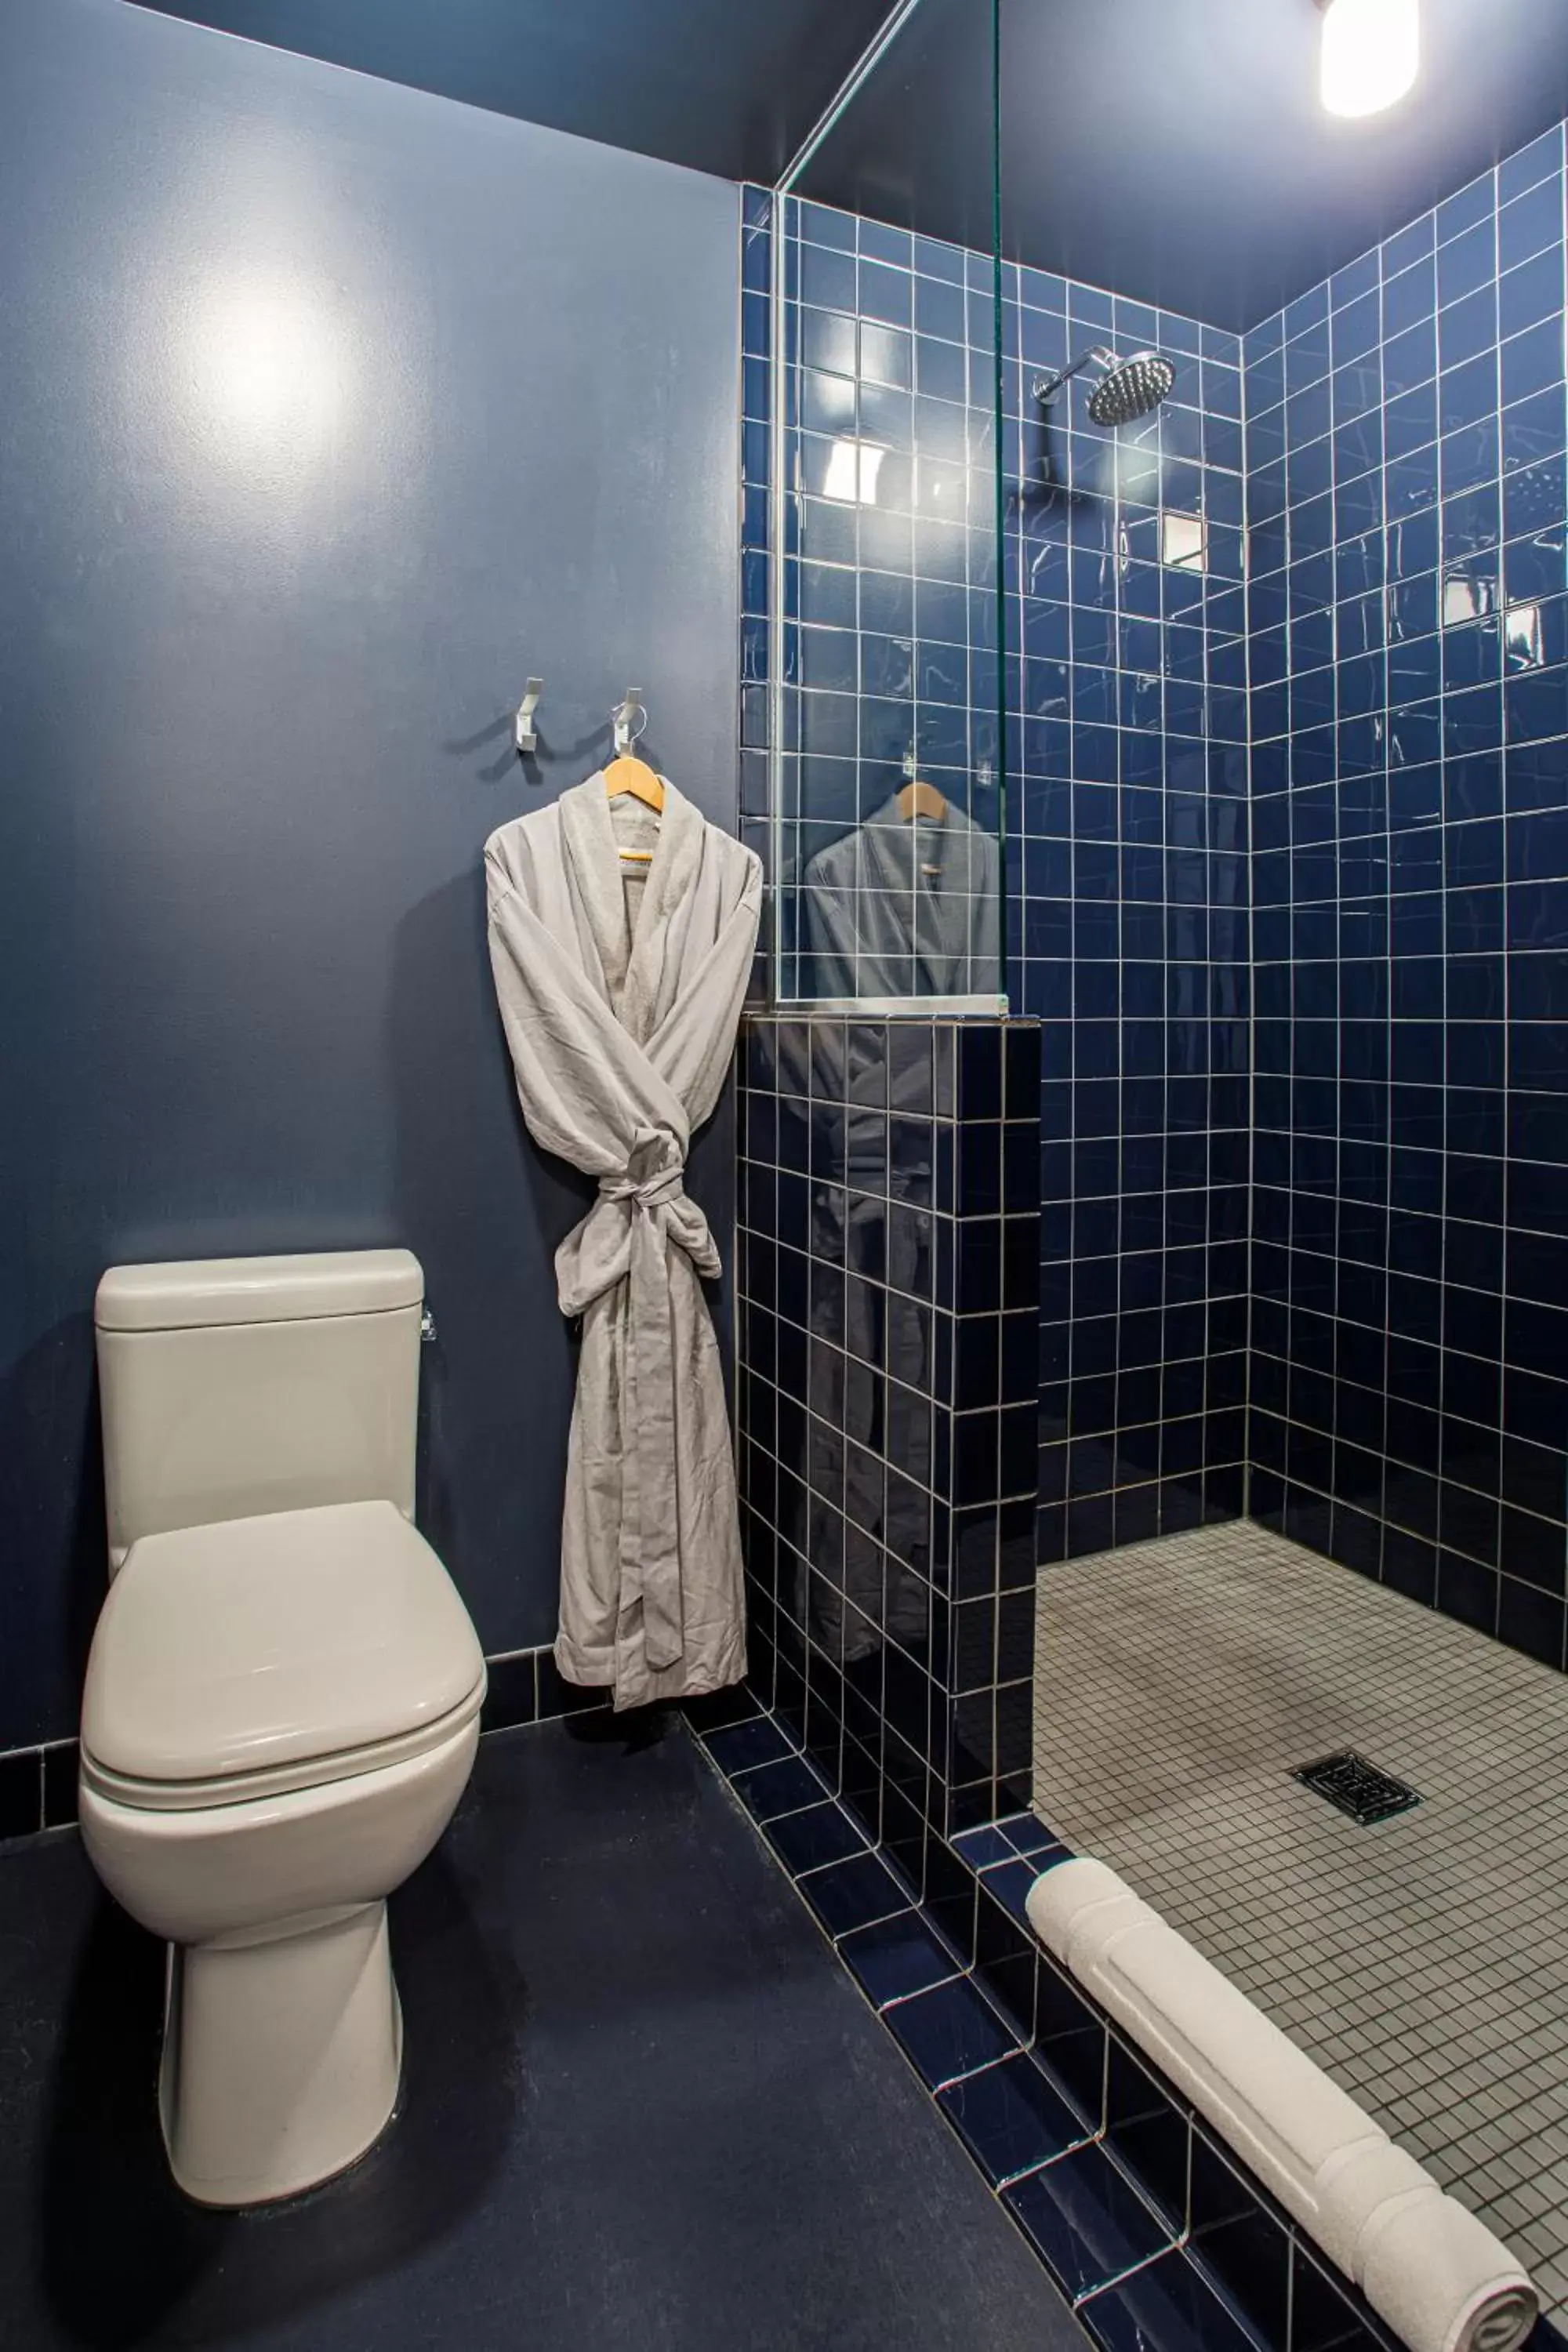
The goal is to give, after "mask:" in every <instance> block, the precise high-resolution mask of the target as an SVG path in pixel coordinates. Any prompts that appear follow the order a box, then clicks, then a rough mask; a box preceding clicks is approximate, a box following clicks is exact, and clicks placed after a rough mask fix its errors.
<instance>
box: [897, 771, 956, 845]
mask: <svg viewBox="0 0 1568 2352" xmlns="http://www.w3.org/2000/svg"><path fill="white" fill-rule="evenodd" d="M904 773H905V775H906V776H908V778H909V780H910V781H909V782H908V783H907V784H905V785H904V786H903V788H902V790H901V791H900V793H899V814H900V816H901V817H902V818H903V820H904V822H905V824H913V823H914V821H915V819H916V817H920V816H924V817H930V819H931V822H932V824H941V823H942V818H943V817H944V816H945V815H946V814H947V803H946V802H945V801H944V800H943V798H942V794H941V793H939V792H938V790H937V788H936V786H935V785H934V784H928V783H927V782H925V780H924V778H923V777H921V776H917V775H916V773H915V747H914V745H913V744H912V743H911V744H910V748H909V750H908V751H906V752H905V754H904ZM941 871H942V868H941V867H940V866H921V873H922V874H940V873H941Z"/></svg>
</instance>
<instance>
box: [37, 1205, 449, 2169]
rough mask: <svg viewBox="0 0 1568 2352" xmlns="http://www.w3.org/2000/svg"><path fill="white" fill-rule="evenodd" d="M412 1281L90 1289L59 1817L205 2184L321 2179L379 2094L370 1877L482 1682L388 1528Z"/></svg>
mask: <svg viewBox="0 0 1568 2352" xmlns="http://www.w3.org/2000/svg"><path fill="white" fill-rule="evenodd" d="M423 1295H424V1277H423V1275H422V1274H421V1271H420V1267H419V1264H418V1261H417V1260H416V1258H414V1257H412V1256H411V1255H409V1253H408V1252H407V1251H406V1250H363V1251H349V1252H341V1253H334V1254H330V1255H311V1256H298V1257H256V1258H222V1259H209V1260H204V1261H199V1262H195V1263H190V1264H183V1265H121V1266H114V1267H111V1268H110V1271H109V1272H108V1273H107V1274H106V1275H105V1276H104V1277H103V1279H102V1281H101V1282H100V1285H99V1289H98V1298H97V1306H96V1311H95V1321H96V1326H97V1341H98V1363H99V1378H100V1389H101V1392H102V1405H103V1454H104V1471H105V1478H106V1486H107V1499H108V1513H109V1574H110V1590H109V1597H108V1599H107V1601H105V1603H104V1607H103V1611H102V1613H101V1615H100V1618H99V1622H98V1627H97V1630H96V1632H95V1633H94V1636H93V1643H92V1653H91V1656H90V1658H89V1664H88V1672H87V1683H86V1688H85V1691H84V1694H83V1700H82V1718H81V1784H80V1806H81V1833H82V1838H83V1841H84V1843H85V1844H86V1846H87V1850H88V1853H89V1855H90V1856H91V1859H92V1862H93V1864H94V1866H95V1868H96V1869H97V1871H98V1873H99V1875H100V1878H101V1879H102V1880H103V1882H104V1884H105V1885H106V1886H108V1887H109V1889H110V1892H111V1893H112V1894H113V1895H116V1896H117V1897H118V1899H119V1900H120V1901H121V1903H122V1904H123V1905H124V1906H125V1908H126V1909H127V1910H128V1911H129V1912H130V1913H131V1915H132V1917H133V1918H136V1919H138V1920H140V1921H141V1922H142V1926H143V1927H148V1928H150V1929H151V1930H152V1931H153V1934H154V1935H157V1936H161V1937H164V1939H165V1940H166V1941H167V1943H168V1946H169V1957H168V1971H167V1992H166V1997H165V2009H164V2020H163V2063H162V2069H161V2073H160V2079H159V2106H160V2112H161V2116H162V2122H163V2139H164V2144H165V2146H166V2147H167V2149H168V2154H169V2162H170V2165H171V2167H172V2168H173V2171H174V2178H175V2179H176V2180H177V2181H178V2182H179V2184H180V2186H181V2188H182V2189H184V2190H185V2191H186V2192H187V2194H188V2195H190V2196H191V2197H194V2198H196V2199H198V2200H200V2201H201V2202H202V2203H204V2204H206V2205H219V2206H234V2205H252V2204H259V2203H263V2202H267V2201H270V2200H275V2199H277V2198H280V2197H290V2196H294V2195H296V2194H298V2193H299V2192H300V2190H302V2189H308V2188H310V2187H312V2186H313V2185H314V2184H315V2183H316V2182H318V2181H321V2180H324V2179H328V2178H329V2177H330V2176H331V2174H333V2173H335V2172H339V2171H341V2170H342V2168H344V2167H345V2166H346V2165H350V2164H352V2163H353V2161H354V2160H355V2158H357V2157H360V2156H362V2155H363V2153H364V2151H365V2149H366V2148H367V2147H369V2146H370V2145H371V2143H372V2141H373V2140H374V2139H375V2138H376V2137H377V2136H378V2134H379V2133H380V2132H381V2131H382V2130H383V2129H384V2126H385V2125H386V2124H387V2122H388V2121H389V2119H390V2117H391V2116H392V2113H393V2110H394V2108H395V2105H396V2102H397V2094H398V2083H399V2075H400V2070H401V2062H402V2047H403V2027H402V2018H401V2014H400V2011H399V2007H398V2000H397V1988H396V1985H395V1982H394V1979H393V1973H392V1964H391V1958H390V1954H389V1950H388V1945H387V1929H386V1898H387V1896H388V1895H390V1894H391V1893H392V1891H393V1890H394V1888H395V1887H396V1886H398V1885H400V1884H401V1883H402V1881H403V1880H404V1879H405V1878H406V1877H407V1876H408V1874H409V1873H410V1872H411V1871H413V1870H414V1869H415V1868H416V1866H417V1864H419V1863H420V1862H421V1861H423V1859H424V1858H425V1856H426V1854H427V1853H429V1852H430V1850H431V1848H432V1847H433V1846H434V1845H435V1843H436V1842H437V1839H438V1838H439V1837H440V1835H441V1832H442V1831H443V1830H444V1829H445V1828H446V1826H447V1822H448V1821H449V1820H450V1818H451V1815H452V1812H453V1811H454V1809H455V1807H456V1805H457V1803H458V1798H459V1797H460V1796H461V1794H462V1792H463V1789H464V1786H465V1784H466V1782H467V1780H468V1774H469V1771H470V1770H471V1769H472V1766H473V1761H474V1754H475V1750H476V1748H477V1746H478V1741H479V1708H480V1705H481V1703H482V1701H483V1698H484V1695H485V1663H484V1656H483V1654H482V1652H481V1650H480V1648H479V1639H478V1637H477V1635H476V1633H475V1632H474V1628H473V1626H472V1624H471V1622H469V1619H468V1612H467V1611H466V1609H465V1608H464V1606H463V1603H462V1601H461V1600H460V1599H459V1598H458V1592H457V1590H456V1588H455V1586H454V1585H453V1583H452V1580H451V1579H450V1577H449V1576H448V1575H447V1571H446V1570H445V1568H443V1566H442V1564H441V1562H440V1560H439V1559H437V1555H436V1553H435V1552H434V1551H433V1550H432V1549H430V1547H429V1545H428V1544H427V1543H426V1541H425V1539H424V1538H423V1537H422V1536H421V1535H419V1534H418V1533H417V1531H416V1528H415V1527H414V1525H413V1517H414V1460H415V1415H416V1400H417V1390H418V1373H419V1344H420V1325H421V1315H422V1308H423Z"/></svg>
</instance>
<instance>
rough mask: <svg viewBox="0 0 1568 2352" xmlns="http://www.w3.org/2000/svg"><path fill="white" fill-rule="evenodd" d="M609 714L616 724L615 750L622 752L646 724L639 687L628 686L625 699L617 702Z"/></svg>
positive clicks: (630, 744)
mask: <svg viewBox="0 0 1568 2352" xmlns="http://www.w3.org/2000/svg"><path fill="white" fill-rule="evenodd" d="M610 715H611V717H612V719H614V720H615V726H616V751H617V752H622V753H624V752H626V751H629V750H630V748H631V746H632V745H633V744H634V743H635V742H636V741H637V737H638V736H639V735H640V734H641V733H642V732H643V730H644V729H645V728H646V727H647V711H646V710H645V709H644V708H643V699H642V688H641V687H640V686H628V687H627V688H626V699H625V701H624V702H617V703H616V707H615V709H614V710H613V711H612V712H611V714H610Z"/></svg>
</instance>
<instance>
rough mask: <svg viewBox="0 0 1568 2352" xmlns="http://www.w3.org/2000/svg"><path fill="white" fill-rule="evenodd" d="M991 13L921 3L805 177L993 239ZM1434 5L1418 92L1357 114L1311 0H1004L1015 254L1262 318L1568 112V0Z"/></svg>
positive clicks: (834, 194)
mask: <svg viewBox="0 0 1568 2352" xmlns="http://www.w3.org/2000/svg"><path fill="white" fill-rule="evenodd" d="M986 13H987V5H986V0H922V5H921V9H920V10H919V12H918V13H917V15H916V16H915V18H914V20H913V22H912V24H911V26H910V32H909V33H908V34H906V35H905V36H903V37H901V38H900V43H899V45H898V47H899V48H900V49H901V48H902V47H903V46H904V43H905V41H908V42H910V56H909V58H907V59H903V60H900V58H899V56H898V54H897V51H895V54H894V56H893V57H892V58H889V61H888V63H887V65H886V66H885V67H884V68H882V69H881V71H880V72H879V76H878V78H877V79H876V81H875V82H874V83H873V84H872V85H871V86H870V88H869V89H868V90H867V91H866V92H865V93H864V94H863V95H862V96H861V97H860V98H859V99H858V100H857V102H856V106H855V110H854V114H853V117H852V119H851V120H850V121H848V122H847V124H846V126H845V128H844V129H843V131H840V133H839V134H838V135H837V138H836V139H835V140H834V141H832V142H830V143H829V146H828V147H827V149H826V150H825V152H824V153H823V154H822V156H821V157H820V159H819V161H818V163H817V164H816V167H815V170H814V173H813V193H815V194H820V195H821V196H822V197H823V198H824V200H825V201H828V202H834V203H840V204H847V205H851V206H854V207H857V208H859V209H864V210H868V211H873V212H879V213H881V214H882V215H884V216H886V217H889V218H894V219H897V220H899V221H900V223H901V224H903V225H905V226H918V227H921V228H923V229H925V230H926V231H927V232H928V233H930V234H931V235H934V236H961V237H963V238H964V239H965V241H967V242H970V243H974V242H979V241H982V240H983V238H984V234H985V232H984V226H982V228H981V236H980V237H978V238H977V236H976V235H975V229H976V223H977V211H976V188H975V182H976V173H977V164H976V158H977V157H978V158H980V159H981V162H982V163H988V161H989V156H990V151H991V144H992V142H991V137H990V133H989V129H988V126H987V124H986V122H985V121H984V112H983V106H982V99H981V95H980V93H978V92H977V90H976V88H975V79H976V78H975V75H974V70H973V53H974V52H975V51H976V50H982V51H983V50H984V17H985V15H986ZM1421 13H1422V29H1423V63H1422V71H1421V77H1420V79H1419V81H1418V83H1417V85H1416V87H1415V89H1414V90H1413V91H1412V92H1411V93H1410V96H1409V97H1408V98H1407V99H1406V100H1405V101H1404V102H1403V104H1401V105H1400V106H1398V107H1396V108H1394V109H1393V110H1390V112H1388V113H1387V114H1385V115H1383V116H1378V117H1373V118H1370V119H1367V120H1363V121H1336V120H1335V119H1334V118H1333V117H1332V116H1331V115H1328V114H1326V113H1324V111H1323V110H1322V108H1321V105H1320V103H1319V100H1318V43H1319V37H1320V26H1321V19H1320V16H1319V14H1318V9H1317V7H1316V5H1315V0H1001V25H1002V33H1001V121H1002V146H1001V152H1002V203H1003V242H1004V244H1005V247H1006V249H1007V250H1008V252H1009V253H1011V254H1013V255H1015V256H1016V257H1018V258H1020V259H1022V260H1025V261H1032V262H1035V263H1037V265H1038V266H1039V267H1040V268H1049V269H1060V270H1064V271H1066V272H1068V274H1069V275H1071V276H1073V277H1076V278H1085V279H1087V280H1088V281H1089V283H1090V284H1093V285H1100V286H1110V287H1114V288H1115V289H1116V290H1117V291H1118V292H1119V293H1124V294H1130V295H1133V296H1135V297H1138V298H1139V299H1142V300H1144V301H1151V302H1159V303H1163V304H1164V305H1165V306H1166V307H1167V308H1169V309H1171V310H1182V311H1185V312H1187V313H1188V314H1189V315H1191V316H1194V317H1197V318H1200V319H1207V320H1211V321H1212V322H1213V323H1214V324H1215V325H1216V326H1226V327H1234V328H1243V327H1248V326H1251V325H1253V324H1254V323H1255V321H1256V320H1258V319H1260V318H1263V317H1265V316H1267V314H1268V312H1269V311H1270V310H1277V309H1278V308H1279V306H1280V305H1281V304H1282V303H1285V302H1287V301H1289V300H1290V299H1291V298H1292V297H1293V296H1295V295H1297V294H1300V293H1301V292H1303V291H1304V290H1305V289H1306V288H1308V287H1309V286H1313V285H1316V284H1317V283H1318V281H1319V280H1320V279H1321V278H1325V277H1327V276H1328V275H1329V273H1330V272H1331V270H1333V269H1335V268H1339V266H1340V265H1341V264H1342V263H1343V262H1346V261H1350V260H1352V259H1353V258H1354V257H1355V256H1356V255H1357V254H1359V253H1363V252H1365V250H1366V249H1367V247H1369V246H1371V245H1374V244H1375V243H1377V241H1378V240H1379V239H1380V238H1382V237H1384V236H1387V235H1388V234H1389V232H1390V231H1391V230H1393V229H1395V228H1398V227H1399V226H1402V224H1403V223H1405V221H1408V220H1410V219H1413V218H1414V217H1415V215H1416V214H1418V213H1421V212H1424V211H1425V210H1426V207H1427V206H1428V205H1431V204H1433V203H1435V202H1436V200H1437V198H1438V197H1440V196H1444V195H1447V194H1451V193H1452V192H1453V190H1454V189H1456V188H1458V187H1460V186H1462V185H1463V184H1464V183H1465V182H1466V181H1467V180H1469V179H1472V178H1473V177H1474V176H1475V174H1476V173H1478V172H1479V171H1482V170H1484V169H1485V167H1486V166H1487V165H1488V164H1489V163H1495V162H1497V161H1498V160H1499V159H1500V157H1502V156H1504V155H1507V154H1510V153H1511V152H1513V150H1514V149H1516V148H1518V147H1522V146H1523V145H1524V144H1525V143H1526V142H1528V141H1529V140H1531V139H1533V138H1534V137H1536V136H1537V135H1538V133H1539V132H1541V131H1544V130H1546V129H1548V128H1549V127H1550V126H1551V125H1552V124H1553V123H1555V122H1558V121H1562V120H1563V117H1564V116H1568V5H1564V0H1421ZM922 19H926V20H927V21H926V23H925V24H924V26H923V27H922V23H921V20H922ZM921 50H923V55H917V52H920V51H921ZM955 93H958V94H959V96H958V101H957V102H956V103H955Z"/></svg>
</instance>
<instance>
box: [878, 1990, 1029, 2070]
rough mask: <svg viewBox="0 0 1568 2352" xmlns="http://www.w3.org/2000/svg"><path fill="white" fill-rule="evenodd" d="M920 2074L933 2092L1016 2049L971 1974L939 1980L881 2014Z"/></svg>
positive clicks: (1010, 2036) (1015, 2044) (1014, 2042)
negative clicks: (953, 1978)
mask: <svg viewBox="0 0 1568 2352" xmlns="http://www.w3.org/2000/svg"><path fill="white" fill-rule="evenodd" d="M883 2014H884V2017H885V2019H886V2021H887V2023H888V2025H889V2028H890V2029H891V2031H892V2032H893V2033H894V2034H895V2035H896V2037H897V2039H898V2041H899V2042H900V2044H901V2045H902V2047H903V2049H904V2050H905V2051H906V2052H907V2053H908V2055H909V2056H910V2059H911V2060H912V2061H913V2063H914V2065H915V2068H916V2070H917V2072H918V2073H919V2074H921V2078H922V2079H923V2080H924V2081H925V2082H926V2083H927V2084H929V2085H930V2086H931V2089H932V2090H937V2089H940V2088H942V2086H943V2085H944V2084H949V2083H952V2082H955V2081H956V2080H958V2079H959V2077H961V2076H963V2075H966V2074H974V2073H975V2072H976V2071H977V2070H978V2069H979V2068H980V2067H982V2066H989V2065H992V2064H994V2063H995V2061H996V2060H997V2059H999V2058H1005V2057H1007V2056H1009V2055H1010V2054H1011V2053H1012V2052H1013V2051H1014V2050H1015V2049H1016V2047H1017V2043H1016V2040H1015V2037H1014V2036H1013V2034H1012V2033H1010V2032H1009V2031H1008V2029H1007V2028H1006V2026H1005V2025H1004V2024H1003V2022H1002V2021H1001V2019H1000V2018H999V2017H998V2016H997V2014H996V2012H995V2011H994V2009H993V2008H992V2007H991V2005H990V2003H989V2002H988V2001H987V2000H984V1997H983V1996H982V1995H981V1994H980V1993H979V1992H978V1991H977V1990H975V1988H974V1986H973V1983H972V1982H971V1981H970V1979H968V1978H967V1977H960V1978H958V1979H955V1980H954V1981H953V1982H952V1983H949V1984H939V1985H937V1986H936V1987H935V1988H934V1990H931V1991H930V1992H921V1993H917V1994H915V1995H914V1997H913V1998H912V1999H911V2000H899V2001H895V2002H894V2004H893V2006H892V2007H891V2008H889V2009H888V2010H886V2011H884V2012H883Z"/></svg>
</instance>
